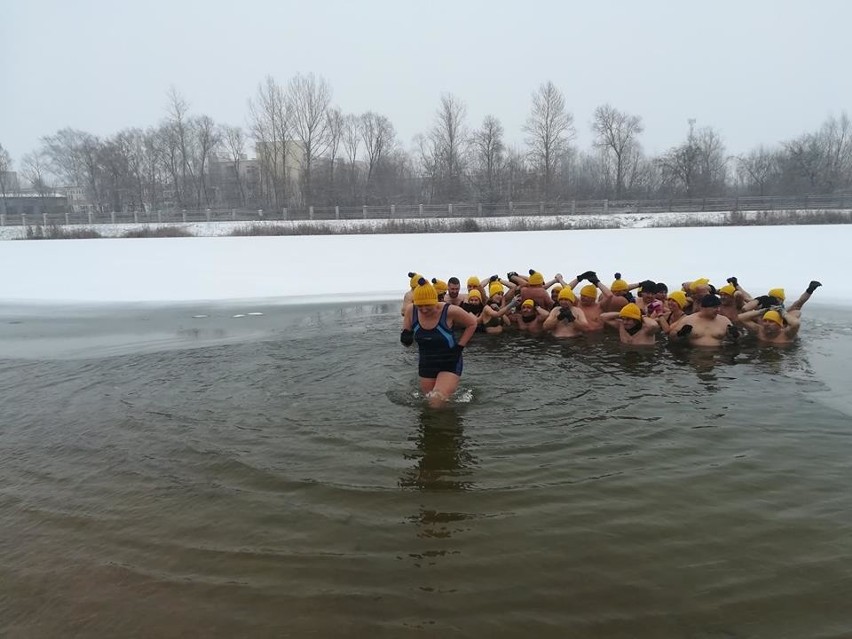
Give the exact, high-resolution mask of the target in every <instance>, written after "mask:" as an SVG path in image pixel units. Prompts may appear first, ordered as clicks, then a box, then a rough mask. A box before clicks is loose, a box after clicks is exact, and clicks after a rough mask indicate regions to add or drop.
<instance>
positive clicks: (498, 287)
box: [488, 282, 503, 297]
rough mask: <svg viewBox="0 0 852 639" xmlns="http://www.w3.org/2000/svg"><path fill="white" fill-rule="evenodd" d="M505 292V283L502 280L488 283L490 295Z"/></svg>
mask: <svg viewBox="0 0 852 639" xmlns="http://www.w3.org/2000/svg"><path fill="white" fill-rule="evenodd" d="M502 294H503V285H502V284H501V283H500V282H491V284H489V285H488V297H494V296H495V295H502Z"/></svg>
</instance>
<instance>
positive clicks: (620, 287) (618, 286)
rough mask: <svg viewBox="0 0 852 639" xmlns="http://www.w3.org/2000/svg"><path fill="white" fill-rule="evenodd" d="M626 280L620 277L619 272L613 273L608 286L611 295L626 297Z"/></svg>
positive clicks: (627, 291) (627, 292)
mask: <svg viewBox="0 0 852 639" xmlns="http://www.w3.org/2000/svg"><path fill="white" fill-rule="evenodd" d="M628 286H629V285H628V284H627V280H623V279H621V273H616V274H615V279H614V280H613V282H612V284H611V285H610V287H609V290H610V291H612V294H613V295H617V296H619V297H627V296H628V295H629V294H630V291H629V289H628Z"/></svg>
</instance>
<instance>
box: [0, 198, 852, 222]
mask: <svg viewBox="0 0 852 639" xmlns="http://www.w3.org/2000/svg"><path fill="white" fill-rule="evenodd" d="M849 208H852V194H838V195H798V196H765V197H762V196H748V197H742V196H741V197H716V198H692V199H687V198H669V199H659V200H619V201H614V200H568V201H561V202H504V203H499V204H486V203H451V204H390V205H383V206H366V205H365V206H325V207H320V206H309V207H306V208H296V209H294V208H282V209H276V210H270V209H265V210H264V209H234V208H206V209H180V210H175V209H163V210H156V211H114V212H110V213H97V212H88V213H79V212H77V213H75V212H64V213H57V212H50V213H47V212H43V213H22V214H8V213H7V214H0V226H37V225H42V226H49V225H94V224H140V223H141V224H168V223H172V224H173V223H185V224H188V223H198V222H262V221H311V220H321V221H332V220H393V219H400V220H402V219H423V218H426V219H429V218H470V217H506V216H532V217H535V216H560V215H614V214H623V213H634V214H635V213H648V214H656V213H666V212H683V213H700V212H714V211H784V210H787V211H789V210H825V209H849Z"/></svg>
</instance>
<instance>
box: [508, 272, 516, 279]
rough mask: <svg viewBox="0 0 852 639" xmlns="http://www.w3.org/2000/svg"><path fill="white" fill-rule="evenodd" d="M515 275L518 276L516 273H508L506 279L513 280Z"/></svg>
mask: <svg viewBox="0 0 852 639" xmlns="http://www.w3.org/2000/svg"><path fill="white" fill-rule="evenodd" d="M515 275H517V273H516V272H515V271H509V272H508V273H506V279H507V280H511V279H512V278H513V277H514V276H515Z"/></svg>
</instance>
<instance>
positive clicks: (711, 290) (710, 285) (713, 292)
mask: <svg viewBox="0 0 852 639" xmlns="http://www.w3.org/2000/svg"><path fill="white" fill-rule="evenodd" d="M707 286H708V287H709V288H710V295H716V287H715V286H713V285H712V284H708V285H707Z"/></svg>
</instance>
